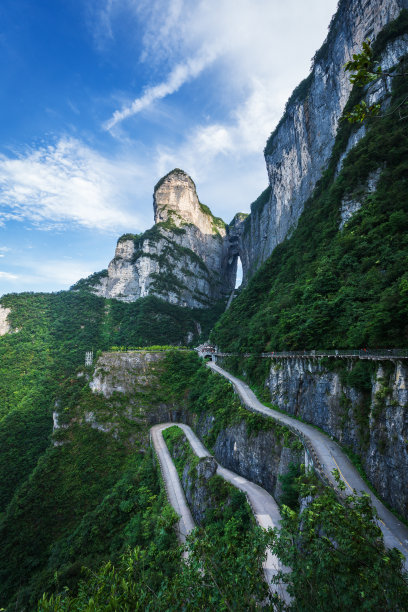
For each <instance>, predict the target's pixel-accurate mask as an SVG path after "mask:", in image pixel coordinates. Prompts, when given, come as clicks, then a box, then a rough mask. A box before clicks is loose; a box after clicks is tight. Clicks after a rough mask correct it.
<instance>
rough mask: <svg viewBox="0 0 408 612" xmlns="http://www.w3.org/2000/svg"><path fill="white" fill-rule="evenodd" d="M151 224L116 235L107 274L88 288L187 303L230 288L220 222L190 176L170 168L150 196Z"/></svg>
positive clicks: (231, 266) (230, 262) (199, 304)
mask: <svg viewBox="0 0 408 612" xmlns="http://www.w3.org/2000/svg"><path fill="white" fill-rule="evenodd" d="M153 207H154V215H155V225H154V226H153V228H152V229H150V230H148V231H147V232H145V233H144V234H141V235H129V234H125V235H124V236H122V237H121V238H119V241H118V244H117V247H116V252H115V257H114V259H113V260H112V261H111V262H110V264H109V267H108V275H107V276H105V277H102V278H100V279H99V280H98V282H97V284H96V285H95V286H94V292H95V293H96V294H97V295H100V296H102V297H109V298H116V299H118V300H122V301H125V302H134V301H135V300H137V299H139V298H141V297H145V296H147V295H156V296H158V297H160V298H162V299H164V300H166V301H168V302H170V303H171V304H177V305H179V306H187V307H190V308H203V307H208V306H211V305H212V304H213V303H214V302H216V301H217V300H219V299H221V298H223V297H225V296H227V295H228V294H229V293H231V291H232V289H233V288H234V285H235V275H236V259H235V260H234V259H230V256H229V244H228V240H227V239H226V235H227V229H226V225H225V223H224V222H223V221H222V220H221V219H218V218H217V217H214V216H213V215H212V214H211V212H210V210H209V209H208V208H207V207H205V206H203V205H202V204H201V203H200V201H199V199H198V196H197V193H196V188H195V185H194V183H193V181H192V180H191V178H190V177H189V176H188V175H187V174H186V173H185V172H183V171H182V170H178V169H176V170H173V171H172V172H170V173H169V174H168V175H166V176H165V177H164V178H163V179H161V180H160V181H159V183H158V184H157V186H156V188H155V192H154V196H153Z"/></svg>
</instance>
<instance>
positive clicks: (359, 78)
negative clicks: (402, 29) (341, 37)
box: [344, 40, 408, 123]
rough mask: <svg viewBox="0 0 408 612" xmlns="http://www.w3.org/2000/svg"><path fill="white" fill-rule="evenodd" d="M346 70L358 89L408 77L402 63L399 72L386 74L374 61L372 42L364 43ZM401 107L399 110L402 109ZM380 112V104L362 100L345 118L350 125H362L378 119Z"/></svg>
mask: <svg viewBox="0 0 408 612" xmlns="http://www.w3.org/2000/svg"><path fill="white" fill-rule="evenodd" d="M344 70H345V71H346V72H352V73H353V74H351V76H350V83H352V84H353V85H357V87H366V86H367V85H369V84H370V83H373V82H375V81H378V79H379V78H385V77H392V78H395V77H397V76H403V77H405V76H408V73H406V72H405V67H404V63H403V62H401V70H400V71H399V72H398V71H397V72H394V71H392V72H390V71H387V72H384V71H383V69H382V68H381V66H380V65H379V63H378V62H376V61H374V56H373V49H372V47H371V41H370V40H366V41H364V42H363V49H362V51H361V53H354V54H353V59H352V60H350V61H348V62H347V63H346V64H345V65H344ZM403 103H404V104H405V103H406V101H405V100H404V102H403ZM401 105H402V104H400V105H399V107H397V108H400V106H401ZM397 108H395V109H393V111H392V112H395V111H396V110H397ZM380 110H381V105H380V104H367V102H366V101H365V100H362V101H361V102H359V103H358V104H356V105H355V106H354V107H353V108H352V110H351V111H350V112H348V113H345V115H344V118H345V119H347V120H348V121H349V122H350V123H362V122H363V121H364V120H365V119H366V118H367V117H377V116H378V115H379V114H380Z"/></svg>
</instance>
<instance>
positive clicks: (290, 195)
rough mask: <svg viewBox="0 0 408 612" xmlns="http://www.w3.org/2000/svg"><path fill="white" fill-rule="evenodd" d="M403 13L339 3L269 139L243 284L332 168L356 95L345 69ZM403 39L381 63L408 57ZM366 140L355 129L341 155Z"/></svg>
mask: <svg viewBox="0 0 408 612" xmlns="http://www.w3.org/2000/svg"><path fill="white" fill-rule="evenodd" d="M403 8H408V0H340V2H339V6H338V10H337V13H336V14H335V15H334V17H333V19H332V22H331V24H330V28H329V33H328V36H327V38H326V41H325V42H324V44H323V46H322V47H321V48H320V50H319V51H318V52H317V53H316V55H315V57H314V59H313V65H312V70H311V73H310V75H309V76H308V77H307V78H306V79H305V80H304V81H302V83H300V85H299V86H298V87H297V88H296V89H295V90H294V92H293V94H292V96H291V97H290V99H289V101H288V103H287V105H286V109H285V113H284V115H283V117H282V119H281V120H280V122H279V124H278V126H277V127H276V129H275V131H274V132H273V133H272V134H271V136H270V138H269V140H268V142H267V145H266V148H265V161H266V168H267V172H268V178H269V188H268V189H267V190H266V191H265V192H264V193H263V194H262V196H260V198H258V200H257V201H256V202H255V203H254V204H253V205H252V207H251V215H250V217H249V218H248V220H247V222H246V224H245V232H244V233H243V235H242V241H241V243H240V255H241V259H242V263H243V270H244V282H245V281H246V280H247V279H248V277H250V276H251V275H252V274H253V273H254V272H255V271H256V269H257V268H258V267H259V265H260V264H261V263H262V262H263V261H265V260H266V259H267V258H268V257H269V255H270V254H271V252H272V251H273V249H274V248H275V246H276V245H277V244H279V243H280V242H282V241H283V240H284V238H285V237H286V236H287V235H288V233H289V232H290V230H291V229H292V228H293V227H294V226H295V225H296V223H297V221H298V219H299V216H300V214H301V212H302V210H303V207H304V204H305V202H306V200H307V199H308V198H309V196H310V195H311V194H312V192H313V189H314V187H315V185H316V183H317V181H318V180H319V178H320V177H321V175H322V172H323V170H324V169H325V167H326V165H327V162H328V160H329V158H330V155H331V153H332V149H333V145H334V141H335V137H336V132H337V128H338V125H339V118H340V116H341V114H342V112H343V109H344V107H345V104H346V102H347V100H348V97H349V94H350V91H351V84H350V82H349V77H348V75H347V74H346V73H345V71H344V64H345V63H346V62H347V61H348V60H349V59H351V57H352V54H353V53H356V52H357V51H358V50H360V49H361V45H362V42H363V41H364V40H366V39H367V38H369V39H371V40H375V38H376V37H377V35H378V33H379V32H380V31H381V30H382V29H383V28H384V26H385V25H386V24H388V23H389V22H390V21H392V20H394V19H396V18H397V17H398V15H399V13H400V11H401V9H403ZM405 38H406V37H402V40H400V41H393V42H392V43H391V44H390V45H389V47H387V49H386V51H384V53H383V55H382V58H381V63H382V65H384V66H387V67H389V66H390V65H393V64H395V63H396V62H397V61H398V60H399V58H400V57H401V56H402V55H403V54H405V53H406V52H407V40H406V39H405ZM384 87H385V88H386V84H385V83H384V82H381V83H379V86H378V89H377V91H376V92H374V93H373V94H372V99H371V100H370V103H373V102H376V101H378V99H380V98H381V97H382V96H383V95H384V93H386V92H385V91H384ZM363 135H364V129H360V130H355V131H354V133H353V134H352V136H351V137H350V142H349V143H348V144H347V146H346V148H345V151H344V152H343V154H345V153H346V152H347V151H348V150H349V149H350V148H351V147H352V146H354V145H355V144H356V143H357V142H358V140H359V139H360V138H361V137H362V136H363Z"/></svg>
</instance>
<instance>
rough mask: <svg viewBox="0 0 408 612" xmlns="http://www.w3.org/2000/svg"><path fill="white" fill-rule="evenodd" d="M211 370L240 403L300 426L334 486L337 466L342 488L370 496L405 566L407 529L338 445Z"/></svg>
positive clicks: (386, 537) (229, 376)
mask: <svg viewBox="0 0 408 612" xmlns="http://www.w3.org/2000/svg"><path fill="white" fill-rule="evenodd" d="M207 365H208V367H210V368H211V369H212V370H213V371H214V372H217V373H218V374H221V375H222V376H224V377H225V378H227V379H228V380H229V381H230V382H231V383H232V384H233V387H234V389H235V391H236V392H237V393H238V395H239V396H240V398H241V400H242V402H243V404H244V407H246V408H248V409H249V410H252V411H255V412H259V413H260V414H263V415H265V416H268V417H272V418H273V419H275V420H277V421H280V422H281V423H283V424H285V425H289V426H291V427H295V428H296V429H298V430H300V431H301V433H302V435H303V436H304V438H305V439H306V440H307V441H308V442H309V443H310V445H311V446H312V447H313V448H314V450H315V452H316V455H317V457H318V459H319V461H320V464H321V466H322V468H323V471H324V474H325V476H326V477H327V479H328V480H329V481H330V483H331V484H332V485H333V486H335V484H336V483H335V479H334V477H333V475H332V473H331V472H332V470H334V469H337V470H338V471H339V472H340V475H341V478H342V480H343V482H344V484H345V485H346V492H350V493H351V492H352V491H353V489H355V490H356V491H357V492H365V493H368V495H369V496H370V498H371V502H372V504H373V506H374V507H375V508H376V510H377V512H378V517H379V523H378V525H379V527H380V528H381V531H382V533H383V536H384V542H385V545H386V546H387V547H388V548H394V547H395V548H398V550H400V551H401V552H402V554H403V555H404V556H405V567H406V569H408V529H407V527H405V525H404V524H403V523H401V521H399V520H398V519H397V518H396V517H395V516H394V515H393V514H392V512H390V511H389V510H388V509H387V508H386V507H385V506H384V504H383V503H382V502H381V501H380V500H379V499H378V498H377V497H376V496H375V495H374V493H372V491H371V490H370V488H369V487H368V486H367V484H366V483H365V482H364V480H363V479H362V478H361V476H360V474H359V473H358V471H357V470H356V468H355V467H354V465H353V464H352V463H351V461H350V460H349V459H348V457H347V456H346V455H345V453H344V452H343V451H342V450H341V448H340V446H339V445H338V444H337V443H336V442H334V441H333V440H331V439H330V438H329V436H327V435H326V434H324V433H322V432H321V431H319V430H318V429H315V428H314V427H313V426H312V425H308V424H307V423H303V422H301V421H298V420H297V419H294V418H292V417H290V416H288V415H286V414H282V413H281V412H278V411H277V410H273V409H272V408H268V407H267V406H264V405H263V404H262V403H261V402H260V401H259V400H258V398H257V397H256V396H255V394H254V393H253V391H251V389H250V388H249V386H248V385H247V384H245V383H244V382H242V380H240V379H239V378H236V377H235V376H233V375H232V374H230V373H229V372H227V371H226V370H223V369H222V368H220V367H219V366H217V365H216V364H215V363H214V362H208V363H207Z"/></svg>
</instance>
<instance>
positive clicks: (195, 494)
mask: <svg viewBox="0 0 408 612" xmlns="http://www.w3.org/2000/svg"><path fill="white" fill-rule="evenodd" d="M186 449H190V444H189V442H188V440H187V438H186V436H185V435H183V436H182V437H180V439H179V440H177V441H176V442H174V443H173V448H172V449H171V451H170V454H171V456H172V457H173V459H182V460H183V462H185V465H184V468H183V474H182V477H181V484H182V486H183V489H184V492H185V494H186V499H187V503H188V505H189V508H190V510H191V514H192V515H193V517H194V520H195V522H196V523H197V524H198V525H201V524H202V523H203V522H204V519H205V514H206V512H207V510H208V509H211V508H216V507H217V502H216V500H215V499H214V495H213V493H212V492H211V490H210V487H209V480H210V479H211V478H212V477H213V476H215V473H216V471H217V462H216V461H215V459H214V457H202V458H201V459H197V460H194V463H193V461H192V459H191V454H190V453H189V452H188V451H187V450H186Z"/></svg>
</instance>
